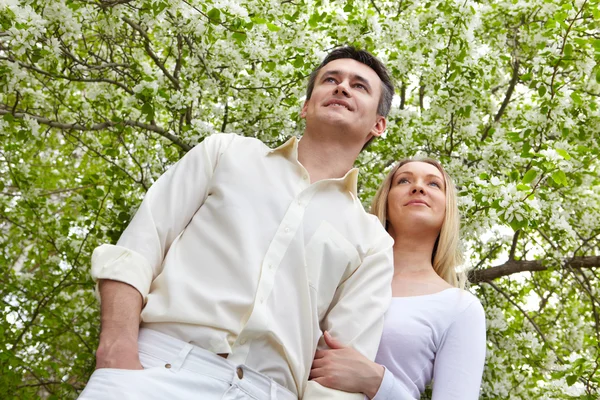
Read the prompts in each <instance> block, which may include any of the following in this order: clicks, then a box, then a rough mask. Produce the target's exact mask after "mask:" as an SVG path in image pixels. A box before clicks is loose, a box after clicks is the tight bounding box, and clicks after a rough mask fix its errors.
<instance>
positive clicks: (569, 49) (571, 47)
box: [565, 43, 573, 57]
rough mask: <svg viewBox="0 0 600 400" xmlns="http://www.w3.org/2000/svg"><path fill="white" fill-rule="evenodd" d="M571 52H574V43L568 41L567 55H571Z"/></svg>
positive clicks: (566, 46)
mask: <svg viewBox="0 0 600 400" xmlns="http://www.w3.org/2000/svg"><path fill="white" fill-rule="evenodd" d="M571 54H573V45H572V44H571V43H567V44H566V45H565V55H566V56H567V57H571Z"/></svg>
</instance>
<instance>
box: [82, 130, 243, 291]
mask: <svg viewBox="0 0 600 400" xmlns="http://www.w3.org/2000/svg"><path fill="white" fill-rule="evenodd" d="M234 139H235V135H226V134H216V135H212V136H210V137H208V138H206V139H205V140H204V141H203V142H202V143H200V144H199V145H197V146H195V147H194V148H193V149H192V150H190V151H189V152H188V153H187V154H186V155H185V156H184V157H183V158H182V159H181V160H179V161H178V162H177V163H176V164H174V165H173V166H172V167H171V168H169V170H168V171H167V172H166V173H164V174H163V175H162V176H161V177H160V178H159V179H158V180H157V181H156V182H155V183H154V184H153V185H152V187H151V188H150V189H149V190H148V192H147V193H146V196H145V197H144V200H143V201H142V204H141V205H140V207H139V209H138V210H137V212H136V214H135V216H134V217H133V219H132V220H131V222H130V223H129V225H128V226H127V229H125V231H124V232H123V234H122V235H121V237H120V239H119V241H118V242H117V244H116V245H108V244H105V245H102V246H99V247H97V248H96V249H95V250H94V253H93V255H92V271H91V273H92V277H93V278H94V280H99V279H110V280H115V281H120V282H124V283H127V284H129V285H131V286H133V287H134V288H136V289H137V290H138V291H139V292H140V294H141V295H142V297H143V298H144V302H145V301H146V297H147V295H148V292H149V290H150V285H151V283H152V280H153V279H154V278H156V276H157V275H158V274H160V272H161V270H162V265H163V260H164V257H165V255H166V254H167V251H168V250H169V247H170V246H171V244H172V243H173V241H174V240H175V239H176V238H177V236H179V235H180V234H181V232H183V230H184V229H185V227H186V226H187V225H188V223H189V222H190V221H191V219H192V218H193V216H194V214H195V213H196V212H197V211H198V209H199V208H200V207H201V206H202V204H203V203H204V201H205V200H206V197H207V196H208V194H209V193H208V190H209V184H210V181H211V178H212V176H213V172H214V170H215V168H216V166H217V163H218V159H219V155H220V154H222V153H223V152H224V151H225V150H226V148H227V146H228V145H229V144H230V143H231V142H232V141H233V140H234Z"/></svg>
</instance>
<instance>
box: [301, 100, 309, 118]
mask: <svg viewBox="0 0 600 400" xmlns="http://www.w3.org/2000/svg"><path fill="white" fill-rule="evenodd" d="M307 110H308V100H306V101H305V102H304V105H303V106H302V110H300V118H306V111H307Z"/></svg>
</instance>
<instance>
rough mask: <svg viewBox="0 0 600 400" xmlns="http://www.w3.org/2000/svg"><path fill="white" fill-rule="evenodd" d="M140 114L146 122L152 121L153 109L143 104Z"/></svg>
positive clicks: (149, 105) (150, 105)
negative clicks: (144, 117)
mask: <svg viewBox="0 0 600 400" xmlns="http://www.w3.org/2000/svg"><path fill="white" fill-rule="evenodd" d="M142 114H143V115H145V116H146V120H147V121H148V122H150V121H152V120H153V119H154V107H152V104H150V103H144V105H143V106H142Z"/></svg>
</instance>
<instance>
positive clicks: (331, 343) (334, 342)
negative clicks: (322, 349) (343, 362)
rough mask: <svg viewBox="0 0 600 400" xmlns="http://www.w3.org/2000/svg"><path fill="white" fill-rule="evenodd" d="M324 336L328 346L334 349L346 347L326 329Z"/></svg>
mask: <svg viewBox="0 0 600 400" xmlns="http://www.w3.org/2000/svg"><path fill="white" fill-rule="evenodd" d="M323 338H324V339H325V343H326V344H327V346H329V347H330V348H332V349H343V348H345V347H346V346H344V345H343V344H342V343H341V342H339V341H338V340H336V339H334V338H333V336H331V334H330V333H329V332H327V331H325V333H324V334H323Z"/></svg>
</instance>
